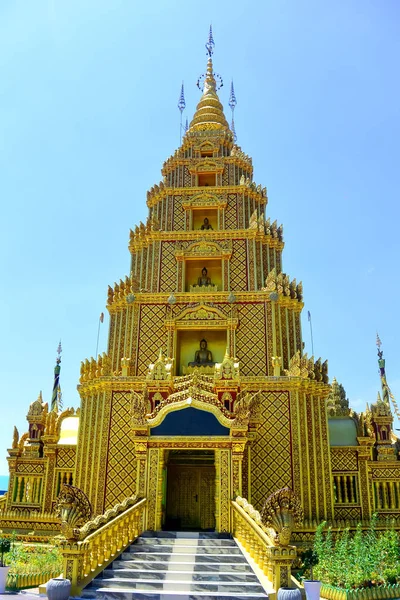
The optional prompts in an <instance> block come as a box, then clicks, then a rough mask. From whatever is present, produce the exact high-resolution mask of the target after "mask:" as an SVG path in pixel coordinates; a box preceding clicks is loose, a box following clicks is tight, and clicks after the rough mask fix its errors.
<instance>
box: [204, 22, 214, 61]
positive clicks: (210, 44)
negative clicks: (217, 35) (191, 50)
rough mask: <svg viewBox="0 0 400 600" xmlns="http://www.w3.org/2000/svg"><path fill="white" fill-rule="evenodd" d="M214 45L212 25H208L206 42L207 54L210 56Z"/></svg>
mask: <svg viewBox="0 0 400 600" xmlns="http://www.w3.org/2000/svg"><path fill="white" fill-rule="evenodd" d="M214 46H215V42H214V38H213V32H212V25H210V31H209V32H208V41H207V44H206V50H207V54H208V56H209V57H210V58H211V56H212V55H213V54H214Z"/></svg>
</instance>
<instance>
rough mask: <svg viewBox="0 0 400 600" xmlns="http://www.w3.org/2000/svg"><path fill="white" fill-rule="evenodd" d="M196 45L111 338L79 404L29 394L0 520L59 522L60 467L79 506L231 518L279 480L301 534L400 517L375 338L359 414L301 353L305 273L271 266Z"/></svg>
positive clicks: (191, 521)
mask: <svg viewBox="0 0 400 600" xmlns="http://www.w3.org/2000/svg"><path fill="white" fill-rule="evenodd" d="M207 48H208V52H209V58H208V64H207V72H206V74H205V76H204V87H203V93H202V96H201V99H200V101H199V103H198V105H197V108H196V112H195V114H194V116H193V119H192V121H191V123H190V125H189V127H188V129H187V131H186V132H185V134H184V136H183V139H182V142H181V145H180V147H179V148H178V149H177V150H176V151H175V152H174V154H173V155H172V156H171V157H170V158H168V159H167V160H166V161H165V163H164V164H163V166H162V170H161V174H162V180H161V181H160V182H159V183H158V184H155V185H154V186H153V187H152V188H151V189H150V191H149V192H148V193H147V206H148V218H147V221H146V223H145V224H144V223H140V224H139V225H137V226H136V227H135V228H134V230H131V232H130V240H129V251H130V267H129V275H127V276H126V277H125V279H123V280H120V282H119V283H116V284H115V285H114V286H113V287H109V288H108V300H107V309H108V311H109V314H110V328H109V337H108V346H107V352H106V353H104V354H102V355H100V356H98V357H97V358H96V359H95V358H91V359H86V360H85V361H84V362H83V363H82V366H81V373H80V383H79V386H78V389H79V394H80V397H81V405H80V408H79V409H78V410H77V411H75V410H73V409H67V410H61V409H60V408H59V406H58V404H57V402H53V403H52V406H51V407H50V409H49V408H48V406H47V404H45V403H44V402H43V399H42V397H41V396H40V397H39V398H38V399H37V400H36V401H35V402H33V403H32V404H31V405H30V407H29V411H28V415H27V420H28V424H29V429H28V432H27V433H25V434H24V435H22V436H21V437H20V436H19V433H18V432H17V431H16V430H15V431H14V436H13V443H12V447H11V448H10V450H9V457H8V461H9V470H10V482H9V490H8V494H7V495H6V496H5V497H3V498H1V499H0V529H2V530H3V531H5V532H7V531H9V532H10V531H12V530H15V531H17V533H19V534H21V535H25V536H26V537H27V538H29V539H32V540H43V539H49V537H50V536H51V535H54V534H55V533H57V532H58V530H59V517H58V516H57V515H56V513H55V506H56V502H57V498H58V496H59V494H60V491H61V489H62V488H63V486H65V485H67V486H73V487H74V488H78V489H79V490H81V492H82V493H83V495H84V496H85V497H86V498H87V501H88V502H89V504H90V507H91V510H90V516H91V518H92V517H96V516H98V515H103V514H104V513H105V512H106V511H108V509H111V508H113V507H115V506H116V505H118V506H119V505H120V504H121V503H123V502H124V501H126V499H128V498H132V497H135V498H138V499H146V503H145V504H144V505H143V506H144V508H143V522H142V526H141V527H142V529H146V530H154V531H156V530H161V529H163V528H164V529H174V530H177V529H185V530H190V529H196V530H208V531H209V530H216V531H217V532H228V533H229V532H233V530H234V522H233V521H234V517H233V512H232V502H233V501H234V500H235V499H236V498H240V499H245V500H246V503H245V504H246V506H249V505H252V507H253V511H255V512H254V513H253V516H254V515H255V514H256V511H261V510H262V508H263V505H264V503H265V502H266V500H267V498H268V497H269V496H270V495H271V494H274V493H276V492H278V490H282V489H283V488H289V489H290V490H293V491H294V493H295V494H296V496H297V498H298V499H299V502H300V504H301V506H302V508H303V510H304V520H303V522H302V524H300V525H298V526H297V528H296V529H295V531H294V532H293V534H292V541H294V542H295V543H305V542H307V541H309V540H310V539H311V538H310V535H311V532H312V531H313V530H314V529H315V526H316V524H317V523H319V522H320V521H322V520H327V521H329V522H330V523H332V525H333V527H340V525H341V524H343V523H344V522H346V523H349V524H350V526H355V524H356V523H357V522H358V521H368V520H369V519H370V517H371V515H372V513H373V512H378V514H379V515H380V517H382V518H383V519H385V518H387V517H390V518H391V519H394V520H395V523H396V527H400V483H399V482H400V479H399V475H400V467H399V462H398V446H397V438H396V437H395V436H394V434H393V430H392V423H393V416H392V412H391V408H390V405H389V396H390V394H389V393H388V386H387V382H386V376H385V365H384V360H383V358H382V355H381V354H380V356H379V360H380V368H381V377H382V386H383V393H382V398H381V397H380V396H379V398H378V401H377V402H376V403H375V404H372V405H371V406H370V407H367V409H366V411H365V413H361V414H356V413H355V412H354V411H352V410H351V409H350V408H349V405H348V401H347V399H346V395H345V392H344V390H343V388H342V387H341V386H340V385H339V384H338V383H337V382H336V380H334V381H333V383H332V385H330V384H329V381H328V366H327V361H324V362H323V361H322V360H321V359H318V360H315V359H314V357H308V356H307V354H304V352H303V341H302V334H301V326H300V315H301V311H302V309H303V290H302V284H301V283H297V282H296V279H291V278H290V277H289V276H288V275H287V274H286V273H285V272H284V271H283V266H282V252H283V248H284V242H283V230H282V226H278V225H277V223H276V222H273V223H271V222H270V220H269V219H268V217H267V203H268V197H267V191H266V188H265V187H262V185H260V184H257V183H256V182H255V181H254V179H253V166H252V160H251V158H250V157H249V156H248V155H247V154H245V152H243V151H242V150H241V148H240V147H239V146H237V145H236V143H235V135H234V131H232V128H230V126H229V125H228V122H227V120H226V117H225V115H224V111H223V107H222V104H221V102H220V100H219V97H218V90H217V87H218V86H217V82H216V77H215V74H214V70H213V69H214V68H213V62H212V45H210V44H209V45H208V46H207ZM88 514H89V513H88ZM246 514H247V513H246ZM249 514H250V513H249ZM257 514H258V513H257Z"/></svg>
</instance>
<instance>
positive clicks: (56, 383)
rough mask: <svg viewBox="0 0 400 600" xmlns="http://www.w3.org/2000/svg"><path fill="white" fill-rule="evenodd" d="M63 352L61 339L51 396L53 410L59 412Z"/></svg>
mask: <svg viewBox="0 0 400 600" xmlns="http://www.w3.org/2000/svg"><path fill="white" fill-rule="evenodd" d="M61 352H62V347H61V340H60V342H59V344H58V347H57V358H56V366H55V367H54V383H53V395H52V397H51V410H54V411H55V412H58V409H59V406H58V398H59V393H61V388H60V371H61V367H60V364H61Z"/></svg>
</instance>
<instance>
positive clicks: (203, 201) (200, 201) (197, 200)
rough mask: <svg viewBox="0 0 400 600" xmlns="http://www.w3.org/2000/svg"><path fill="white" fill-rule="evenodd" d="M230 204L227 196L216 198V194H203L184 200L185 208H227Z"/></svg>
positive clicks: (187, 197)
mask: <svg viewBox="0 0 400 600" xmlns="http://www.w3.org/2000/svg"><path fill="white" fill-rule="evenodd" d="M227 202H228V199H227V197H226V195H220V196H219V197H218V196H215V195H214V194H210V193H205V192H202V193H201V194H196V195H195V196H192V197H189V196H186V197H185V198H184V199H183V200H182V206H183V208H193V207H197V208H199V207H210V206H213V207H220V206H221V205H222V206H225V205H226V204H227Z"/></svg>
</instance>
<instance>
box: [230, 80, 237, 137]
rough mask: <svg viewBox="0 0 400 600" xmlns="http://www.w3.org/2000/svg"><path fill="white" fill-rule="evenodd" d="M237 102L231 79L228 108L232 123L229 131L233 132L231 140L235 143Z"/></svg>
mask: <svg viewBox="0 0 400 600" xmlns="http://www.w3.org/2000/svg"><path fill="white" fill-rule="evenodd" d="M236 104H237V100H236V95H235V88H234V87H233V79H232V81H231V91H230V94H229V106H230V109H231V111H232V124H231V131H232V133H233V141H234V142H235V143H236V140H237V135H236V130H235V107H236Z"/></svg>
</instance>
